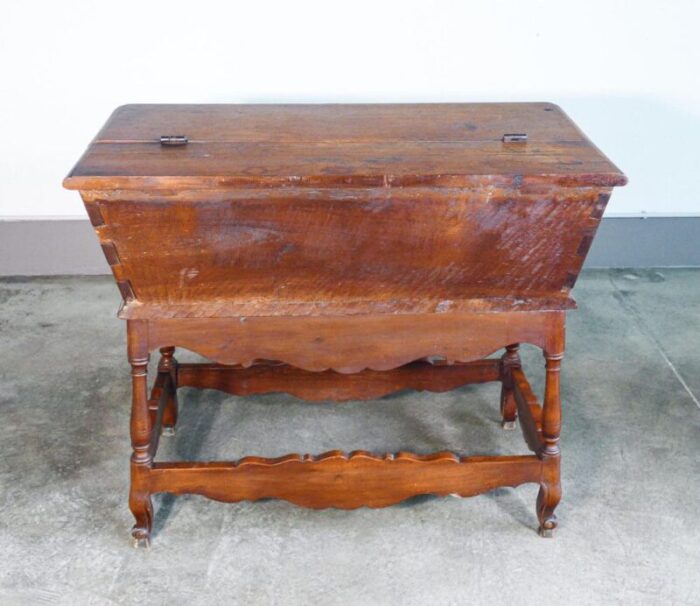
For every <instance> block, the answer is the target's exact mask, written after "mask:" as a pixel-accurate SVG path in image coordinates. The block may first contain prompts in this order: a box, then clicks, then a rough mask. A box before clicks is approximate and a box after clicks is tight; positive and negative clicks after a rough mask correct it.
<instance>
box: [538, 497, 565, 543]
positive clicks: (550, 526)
mask: <svg viewBox="0 0 700 606" xmlns="http://www.w3.org/2000/svg"><path fill="white" fill-rule="evenodd" d="M560 499H561V486H560V485H559V484H541V485H540V492H539V493H538V494H537V518H538V519H539V521H540V528H539V535H540V536H541V537H545V538H552V537H553V536H554V531H555V530H556V528H557V524H558V522H557V516H555V515H554V509H555V508H556V506H557V505H558V504H559V501H560Z"/></svg>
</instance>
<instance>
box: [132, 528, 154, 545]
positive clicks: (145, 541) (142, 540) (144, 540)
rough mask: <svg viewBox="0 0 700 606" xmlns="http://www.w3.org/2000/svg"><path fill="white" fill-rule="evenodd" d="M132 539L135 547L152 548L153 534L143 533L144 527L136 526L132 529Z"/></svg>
mask: <svg viewBox="0 0 700 606" xmlns="http://www.w3.org/2000/svg"><path fill="white" fill-rule="evenodd" d="M131 540H132V544H133V546H134V549H150V548H151V536H150V535H143V534H142V529H140V528H134V529H133V530H132V531H131Z"/></svg>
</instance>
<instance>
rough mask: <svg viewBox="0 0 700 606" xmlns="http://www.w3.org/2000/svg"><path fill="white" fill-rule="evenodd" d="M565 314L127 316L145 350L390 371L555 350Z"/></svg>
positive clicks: (225, 359)
mask: <svg viewBox="0 0 700 606" xmlns="http://www.w3.org/2000/svg"><path fill="white" fill-rule="evenodd" d="M563 322H564V312H561V311H550V312H508V313H506V312H502V313H475V314H459V313H444V314H423V315H403V314H395V315H388V314H384V315H374V316H370V315H364V316H362V315H353V316H345V317H343V316H299V317H250V318H174V319H173V318H171V319H163V320H150V321H146V320H129V321H128V324H129V325H130V326H131V325H133V326H136V325H146V326H147V329H146V331H145V332H146V337H145V338H146V339H147V344H148V349H149V351H154V350H156V349H158V348H160V347H164V346H167V345H175V346H177V347H183V348H185V349H189V350H190V351H194V352H196V353H198V354H200V355H202V356H204V357H206V358H208V359H209V360H213V361H215V362H218V363H220V364H226V365H237V364H239V365H242V366H251V365H252V364H253V363H254V362H255V360H258V359H261V358H262V359H266V360H276V361H281V362H285V363H286V364H290V365H291V366H295V367H297V368H302V369H304V370H310V371H325V370H328V369H332V370H335V371H337V372H341V373H344V374H349V373H356V372H359V371H362V370H365V369H367V368H369V369H372V370H391V369H393V368H397V367H399V366H403V365H404V364H408V363H409V362H414V361H416V360H420V359H423V358H427V357H430V356H441V357H443V358H445V359H448V360H454V361H457V362H469V361H472V360H478V359H481V358H485V357H487V356H489V355H491V354H492V353H494V352H496V351H498V350H499V349H500V348H501V347H503V345H504V343H513V342H518V343H530V344H532V345H536V346H537V347H540V348H542V349H546V350H549V351H561V350H562V349H561V348H562V345H561V343H562V342H563Z"/></svg>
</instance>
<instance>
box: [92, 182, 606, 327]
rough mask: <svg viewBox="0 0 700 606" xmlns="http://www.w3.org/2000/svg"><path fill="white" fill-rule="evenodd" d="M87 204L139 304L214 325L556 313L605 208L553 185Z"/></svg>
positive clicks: (119, 196)
mask: <svg viewBox="0 0 700 606" xmlns="http://www.w3.org/2000/svg"><path fill="white" fill-rule="evenodd" d="M84 198H85V201H86V204H87V206H88V207H90V208H91V210H92V212H93V214H97V212H96V211H99V215H100V217H101V218H102V220H103V222H104V224H102V225H100V226H98V227H97V229H98V232H99V234H100V237H101V239H102V241H103V242H109V243H110V246H109V247H108V248H107V249H106V250H109V253H110V258H111V262H112V265H113V269H114V270H115V275H117V276H118V278H119V279H120V280H121V281H128V283H129V284H130V286H131V289H132V291H133V295H134V299H135V301H136V302H137V303H138V304H140V303H149V304H161V305H168V306H184V307H186V306H191V305H192V304H197V305H199V306H200V309H202V310H203V311H202V312H201V313H202V314H206V313H208V312H211V313H214V314H215V315H216V314H220V313H222V310H223V309H224V308H226V309H228V311H229V312H230V315H285V314H292V315H294V314H300V315H305V314H311V313H314V314H333V313H366V312H372V313H426V312H428V313H429V312H437V313H441V312H448V311H456V310H478V309H490V308H497V309H498V308H500V309H529V308H533V307H532V306H533V305H534V306H535V307H534V308H540V309H542V308H543V305H544V308H549V309H560V308H563V307H566V305H567V301H568V293H569V290H570V289H571V287H572V286H573V284H574V282H575V279H576V276H577V275H578V272H579V270H580V268H581V264H582V263H583V260H584V258H585V254H586V252H587V250H588V246H589V245H590V241H591V240H592V237H593V234H594V232H595V229H596V227H597V226H598V223H599V221H600V217H601V215H602V210H603V208H604V205H605V202H606V200H607V198H606V194H605V192H601V191H600V190H597V189H591V188H581V189H563V190H560V189H549V188H546V187H542V188H540V189H539V190H531V191H529V192H528V193H523V192H522V191H520V190H515V189H495V188H483V189H478V190H457V189H455V190H449V189H428V188H408V189H403V190H402V189H391V188H384V189H366V190H342V191H333V190H308V189H307V190H294V189H289V190H256V191H250V190H248V191H217V190H211V191H190V192H180V193H175V194H167V193H160V194H156V193H152V194H147V193H134V194H132V193H128V194H127V193H125V192H115V193H113V194H111V195H109V196H105V194H104V193H99V192H94V193H90V192H84ZM494 306H495V307H494ZM189 313H194V312H192V311H191V310H190V312H189Z"/></svg>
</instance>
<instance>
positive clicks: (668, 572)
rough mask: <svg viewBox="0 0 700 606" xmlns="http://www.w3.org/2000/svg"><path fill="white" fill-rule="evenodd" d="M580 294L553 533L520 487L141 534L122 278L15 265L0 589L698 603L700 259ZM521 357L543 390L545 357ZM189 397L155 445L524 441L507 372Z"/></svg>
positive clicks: (176, 525)
mask: <svg viewBox="0 0 700 606" xmlns="http://www.w3.org/2000/svg"><path fill="white" fill-rule="evenodd" d="M575 294H576V297H577V299H578V302H579V306H580V309H579V311H577V312H572V313H571V314H570V316H569V325H568V336H569V342H568V349H567V357H566V359H565V366H564V374H563V382H564V383H563V385H564V388H563V398H564V429H563V432H562V446H563V452H564V459H563V476H564V480H563V487H564V500H563V501H562V503H561V505H560V506H559V508H558V510H557V513H558V514H559V518H560V529H559V531H558V534H557V536H556V538H555V539H551V540H547V539H541V538H539V537H538V536H537V534H536V532H535V528H536V519H535V514H534V504H535V496H536V492H537V488H536V487H534V486H530V485H528V486H522V487H520V488H517V489H501V490H497V491H495V492H493V493H490V494H487V495H483V496H479V497H474V498H471V499H459V498H449V497H448V498H442V499H439V498H432V497H420V498H416V499H413V500H411V501H409V502H407V503H404V504H402V505H398V506H395V507H390V508H387V509H382V510H369V509H360V510H356V511H351V512H347V511H336V510H326V511H321V512H317V511H310V510H305V509H301V508H297V507H294V506H292V505H290V504H287V503H285V502H281V501H272V500H269V501H265V502H260V503H255V504H252V503H241V504H234V505H231V504H223V503H217V502H214V501H207V500H205V499H203V498H201V497H195V496H192V497H187V496H185V497H179V498H177V499H174V498H171V497H169V496H159V497H156V499H155V503H156V509H157V513H156V521H155V537H154V544H153V548H152V549H151V550H149V551H145V550H139V551H137V550H133V549H132V548H131V544H130V541H129V529H130V527H131V524H132V519H131V515H130V513H129V510H128V508H127V503H126V497H127V482H128V457H129V452H130V449H129V439H128V418H129V404H128V402H129V390H130V387H129V374H128V366H127V364H126V360H125V355H124V354H125V348H124V326H123V324H122V323H121V322H120V321H118V320H116V319H115V318H114V313H115V310H116V307H117V301H118V294H117V290H116V288H115V287H114V285H113V283H112V280H111V278H107V277H104V278H103V277H98V278H80V277H70V278H43V279H42V278H40V279H4V280H1V281H0V419H1V423H0V453H1V457H0V604H2V605H3V606H4V605H14V604H23V605H24V604H27V605H30V604H31V605H34V604H70V605H75V604H96V605H105V604H137V603H138V604H143V605H146V604H169V605H177V604H187V605H188V606H196V605H206V606H213V605H215V604H246V605H252V604H285V605H289V604H303V605H305V606H306V605H314V604H320V605H330V604H362V605H371V604H401V605H410V604H440V605H442V604H538V605H539V604H542V603H544V602H547V603H552V604H562V605H568V604H596V605H598V604H664V605H666V604H693V605H698V604H700V403H699V402H698V398H699V397H700V372H699V370H700V345H699V341H700V339H699V337H700V270H695V271H694V270H665V269H664V270H634V271H624V270H610V271H593V272H587V273H585V274H584V275H583V276H582V278H581V280H580V282H579V284H578V286H577V288H576V292H575ZM524 358H525V363H526V366H527V367H528V369H529V374H530V376H531V380H532V382H533V386H534V387H535V389H536V390H538V391H541V388H542V359H541V356H540V355H539V353H538V352H537V351H535V350H527V351H526V352H525V356H524ZM181 402H182V406H181V419H180V423H179V427H178V434H177V436H176V437H175V438H171V439H164V440H163V441H162V442H161V451H160V457H162V458H165V457H173V456H178V457H198V458H202V459H206V458H214V457H221V458H231V457H238V456H241V455H243V454H265V455H269V456H272V455H278V454H283V453H286V452H290V451H299V452H312V453H319V452H323V451H325V450H329V449H331V448H343V449H353V448H365V449H368V450H375V451H379V452H383V451H396V450H399V449H411V450H414V451H417V452H428V451H432V450H437V449H444V448H448V449H454V450H456V451H458V452H460V453H467V452H471V453H481V454H494V453H504V454H505V453H524V452H525V446H524V442H523V440H522V438H521V436H520V432H508V433H505V432H502V431H501V429H500V427H499V424H498V406H497V402H498V386H497V385H496V384H491V385H486V386H471V387H465V388H463V389H460V390H458V391H455V392H452V393H449V394H439V395H435V394H425V393H412V392H405V393H402V394H398V395H394V396H392V397H389V398H386V399H384V400H382V401H377V402H366V403H349V404H345V405H330V404H328V405H326V404H321V405H309V404H304V403H302V402H300V401H298V400H295V399H294V398H292V397H290V396H284V395H269V396H259V397H250V398H234V397H228V396H224V395H223V394H219V393H217V392H202V393H197V392H194V391H189V390H187V391H186V390H183V392H182V396H181Z"/></svg>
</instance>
